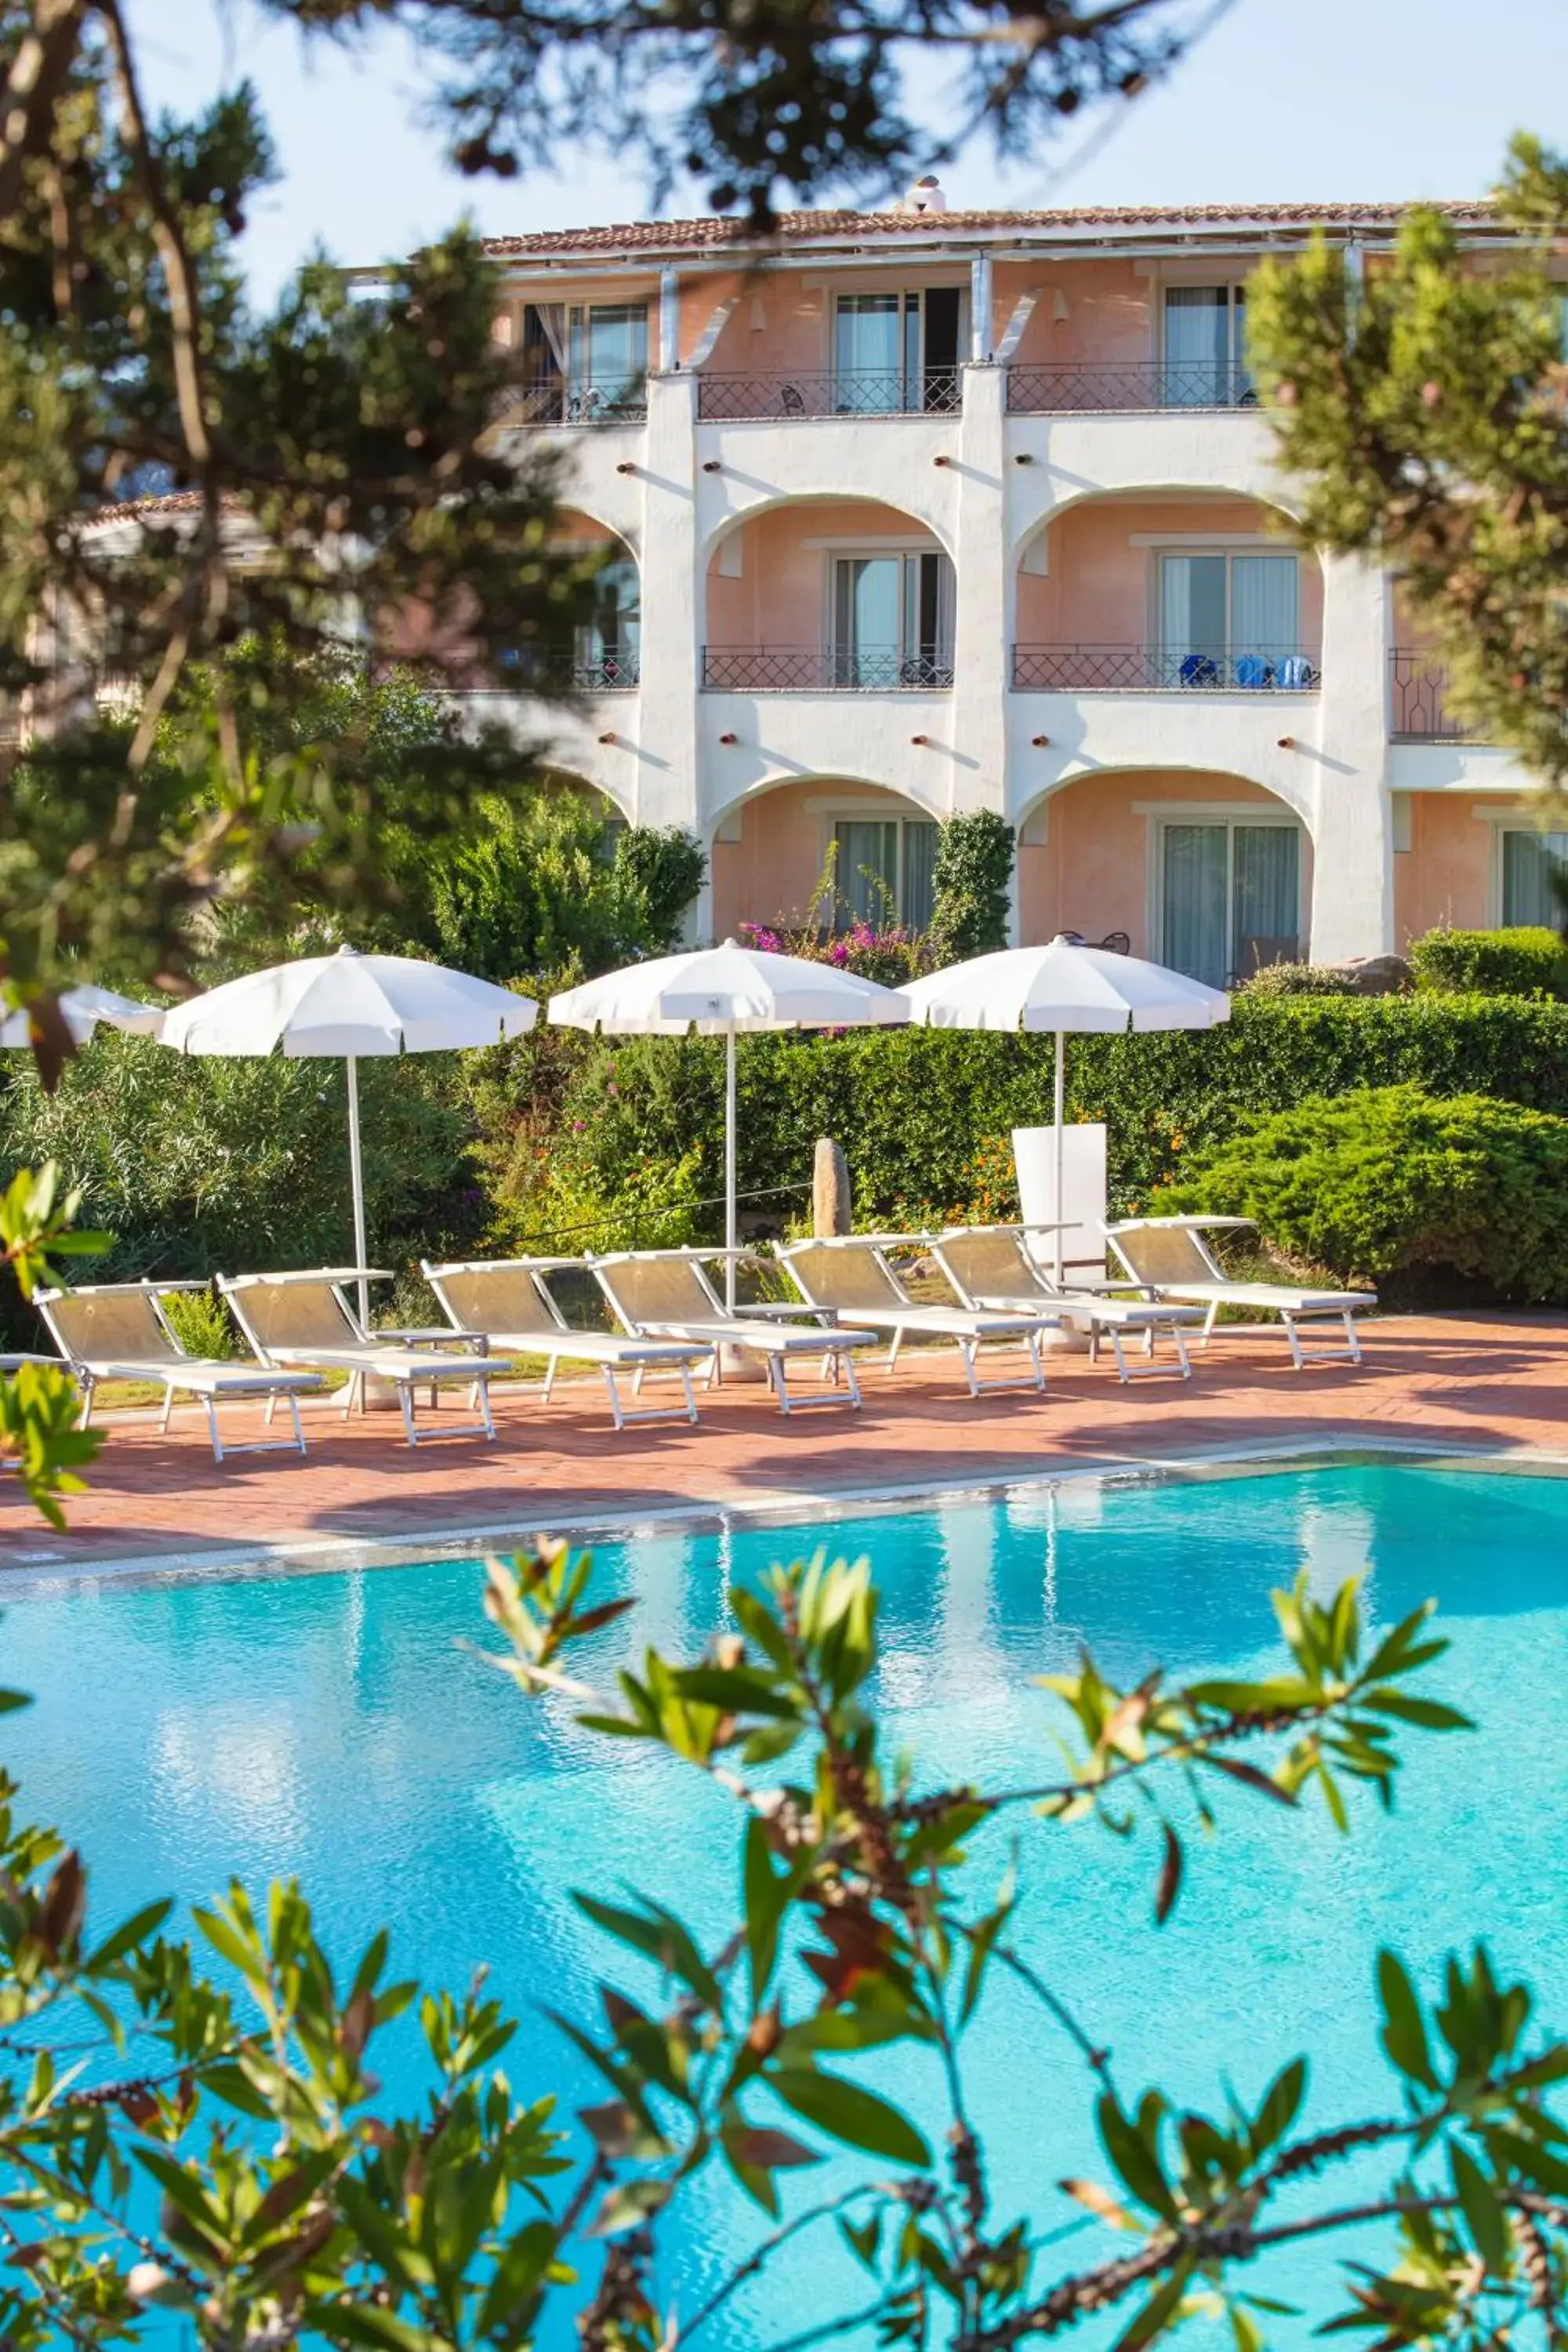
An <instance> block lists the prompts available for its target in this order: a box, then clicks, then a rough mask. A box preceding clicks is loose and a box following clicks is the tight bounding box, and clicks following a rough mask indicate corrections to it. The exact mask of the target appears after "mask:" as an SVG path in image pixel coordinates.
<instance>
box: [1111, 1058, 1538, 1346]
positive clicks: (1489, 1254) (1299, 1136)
mask: <svg viewBox="0 0 1568 2352" xmlns="http://www.w3.org/2000/svg"><path fill="white" fill-rule="evenodd" d="M1150 1205H1151V1207H1152V1209H1153V1210H1154V1211H1155V1212H1156V1213H1161V1212H1164V1213H1170V1214H1172V1215H1176V1214H1181V1213H1186V1212H1194V1211H1200V1210H1207V1211H1211V1212H1213V1213H1215V1214H1216V1215H1221V1216H1239V1217H1250V1218H1251V1219H1252V1220H1253V1222H1254V1223H1255V1224H1256V1225H1257V1227H1258V1232H1259V1233H1260V1234H1262V1236H1263V1238H1264V1240H1265V1241H1267V1242H1268V1243H1270V1244H1272V1245H1273V1247H1274V1248H1275V1249H1277V1250H1278V1251H1279V1252H1280V1253H1281V1254H1282V1255H1284V1256H1285V1257H1286V1258H1287V1259H1295V1260H1297V1261H1300V1262H1304V1263H1305V1264H1306V1265H1309V1266H1312V1267H1318V1266H1326V1267H1327V1268H1328V1269H1329V1270H1330V1271H1331V1273H1332V1274H1335V1275H1337V1276H1340V1277H1341V1278H1342V1279H1343V1280H1347V1281H1363V1282H1364V1281H1370V1282H1373V1283H1375V1284H1376V1286H1377V1287H1378V1289H1379V1291H1380V1293H1381V1294H1382V1296H1383V1297H1384V1300H1385V1301H1387V1302H1390V1303H1394V1304H1398V1303H1400V1302H1402V1301H1403V1302H1408V1303H1414V1302H1417V1301H1420V1300H1423V1299H1429V1298H1434V1297H1445V1298H1451V1297H1454V1296H1455V1294H1456V1292H1458V1293H1459V1294H1460V1295H1463V1293H1464V1290H1465V1288H1466V1286H1469V1287H1470V1288H1471V1289H1472V1290H1473V1291H1476V1292H1479V1293H1480V1294H1481V1295H1482V1296H1484V1297H1488V1298H1499V1297H1500V1298H1510V1299H1520V1300H1524V1301H1527V1302H1529V1303H1531V1304H1532V1305H1551V1306H1562V1305H1563V1304H1564V1303H1565V1302H1568V1118H1555V1117H1553V1116H1552V1114H1551V1113H1550V1112H1547V1111H1539V1110H1526V1109H1525V1108H1524V1107H1523V1106H1522V1105H1521V1104H1520V1103H1510V1102H1498V1101H1495V1100H1494V1099H1493V1098H1492V1097H1489V1096H1487V1095H1458V1096H1454V1097H1448V1098H1447V1099H1439V1098H1438V1097H1436V1096H1435V1095H1430V1094H1428V1093H1427V1092H1426V1089H1425V1087H1416V1086H1405V1087H1361V1088H1358V1089H1357V1091H1356V1092H1355V1093H1354V1094H1349V1095H1342V1096H1341V1097H1339V1099H1338V1100H1337V1101H1334V1102H1306V1103H1300V1104H1298V1105H1297V1107H1296V1108H1294V1109H1293V1110H1286V1111H1278V1112H1276V1113H1275V1114H1274V1116H1273V1117H1272V1118H1264V1119H1259V1120H1258V1121H1257V1122H1256V1123H1255V1124H1254V1125H1252V1126H1251V1127H1249V1128H1248V1129H1247V1131H1246V1132H1245V1133H1244V1134H1240V1135H1236V1136H1233V1137H1232V1138H1231V1139H1230V1140H1229V1142H1227V1143H1225V1144H1222V1145H1221V1146H1220V1147H1219V1149H1218V1150H1216V1151H1215V1154H1214V1156H1213V1158H1212V1159H1211V1160H1209V1161H1208V1162H1207V1164H1206V1165H1205V1166H1204V1167H1203V1168H1201V1169H1198V1170H1195V1171H1194V1172H1193V1174H1191V1175H1190V1176H1189V1177H1188V1178H1187V1180H1186V1181H1184V1182H1183V1183H1180V1184H1176V1185H1173V1186H1172V1187H1170V1189H1169V1190H1168V1191H1166V1192H1161V1193H1159V1194H1157V1195H1156V1197H1155V1199H1154V1200H1153V1201H1152V1202H1151V1204H1150Z"/></svg>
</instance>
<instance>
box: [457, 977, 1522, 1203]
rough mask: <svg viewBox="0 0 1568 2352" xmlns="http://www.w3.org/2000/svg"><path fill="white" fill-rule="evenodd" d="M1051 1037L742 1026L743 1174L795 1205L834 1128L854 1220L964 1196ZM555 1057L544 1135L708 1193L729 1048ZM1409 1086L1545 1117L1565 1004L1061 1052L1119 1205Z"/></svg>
mask: <svg viewBox="0 0 1568 2352" xmlns="http://www.w3.org/2000/svg"><path fill="white" fill-rule="evenodd" d="M498 1050H499V1052H500V1053H503V1054H506V1055H511V1054H514V1053H515V1054H516V1055H517V1056H518V1059H517V1061H516V1063H515V1076H514V1077H513V1078H512V1079H511V1080H510V1082H502V1081H501V1080H499V1079H498V1080H497V1081H496V1082H495V1083H493V1084H492V1085H490V1086H489V1087H488V1088H487V1090H486V1093H485V1097H484V1100H483V1104H482V1106H481V1108H480V1117H481V1121H482V1124H483V1127H484V1130H485V1134H486V1137H487V1149H488V1150H489V1151H491V1152H496V1153H504V1151H505V1150H506V1149H507V1146H508V1142H509V1139H510V1137H511V1136H512V1135H513V1134H515V1133H519V1132H521V1131H523V1130H524V1129H527V1128H529V1127H530V1126H531V1123H532V1122H533V1121H534V1120H535V1118H536V1116H537V1114H536V1111H535V1101H536V1095H535V1082H534V1080H533V1078H532V1077H531V1075H530V1072H531V1069H532V1067H533V1057H534V1056H535V1055H537V1053H538V1050H539V1048H538V1045H537V1042H536V1040H535V1039H532V1038H530V1039H527V1040H524V1041H523V1044H522V1045H521V1046H520V1047H518V1048H516V1049H513V1048H510V1047H509V1048H503V1049H498ZM1053 1051H1054V1047H1053V1041H1052V1040H1051V1039H1050V1038H1049V1037H1046V1036H1038V1037H1035V1036H1005V1035H994V1034H992V1035H987V1034H979V1033H975V1032H971V1031H964V1030H951V1029H948V1030H942V1029H914V1030H908V1031H899V1030H881V1031H875V1030H873V1031H862V1032H849V1033H847V1034H844V1035H842V1036H838V1037H812V1036H795V1035H784V1036H776V1037H769V1036H761V1037H748V1038H746V1039H744V1040H743V1041H742V1046H741V1053H740V1073H739V1075H740V1155H741V1164H740V1176H741V1185H742V1190H743V1191H749V1192H750V1191H756V1190H759V1189H761V1188H763V1187H767V1186H782V1185H789V1186H797V1187H799V1188H800V1192H799V1198H800V1199H804V1198H805V1194H806V1191H807V1188H808V1187H809V1184H810V1181H811V1166H812V1152H813V1149H814V1147H815V1144H816V1138H817V1137H818V1136H819V1135H832V1136H837V1139H838V1140H839V1141H840V1142H841V1143H842V1144H843V1146H844V1148H845V1150H846V1151H847V1154H848V1156H849V1167H850V1174H851V1177H852V1179H853V1181H854V1186H855V1205H856V1213H857V1215H858V1217H860V1218H862V1219H873V1218H874V1219H878V1220H884V1219H887V1220H890V1219H891V1218H892V1217H893V1216H894V1215H895V1213H896V1212H897V1206H898V1203H899V1202H925V1203H930V1204H931V1209H932V1210H933V1212H939V1213H948V1212H951V1211H953V1210H957V1209H961V1208H963V1207H964V1206H966V1205H968V1204H969V1203H971V1202H973V1200H974V1198H975V1196H976V1190H977V1188H976V1184H975V1162H976V1158H977V1155H978V1154H979V1153H980V1152H981V1150H982V1149H983V1147H984V1144H985V1143H986V1141H987V1139H989V1138H993V1137H998V1136H1002V1137H1005V1136H1006V1134H1007V1133H1008V1131H1009V1129H1012V1128H1014V1127H1022V1126H1035V1125H1037V1124H1039V1123H1040V1122H1041V1121H1043V1120H1048V1119H1049V1118H1050V1115H1051V1114H1050V1107H1051V1076H1052V1069H1051V1065H1052V1055H1053ZM487 1058H488V1057H487ZM612 1065H613V1067H612ZM555 1067H556V1069H557V1071H558V1074H559V1092H558V1095H557V1096H556V1097H555V1107H554V1108H553V1110H552V1115H551V1128H552V1132H553V1131H558V1130H559V1129H560V1128H561V1127H562V1126H563V1124H564V1125H567V1126H569V1125H570V1123H571V1122H572V1121H574V1120H578V1119H580V1120H582V1121H583V1130H582V1135H581V1138H580V1139H579V1143H578V1147H577V1148H579V1149H582V1150H585V1151H586V1152H587V1153H588V1154H589V1155H590V1156H591V1158H592V1160H593V1162H594V1164H595V1168H596V1169H597V1171H598V1180H599V1181H600V1182H601V1184H602V1186H603V1188H604V1191H605V1196H606V1197H607V1198H611V1199H613V1198H615V1197H616V1193H617V1192H618V1190H619V1188H620V1186H621V1184H622V1183H623V1182H624V1181H626V1177H627V1176H628V1174H629V1173H630V1171H633V1170H634V1169H637V1168H641V1167H643V1166H644V1165H647V1164H649V1163H651V1164H652V1165H653V1166H655V1167H660V1166H666V1167H673V1166H674V1165H675V1163H676V1162H678V1161H679V1160H680V1159H681V1158H682V1157H683V1156H684V1155H685V1154H686V1153H687V1152H689V1151H690V1150H694V1149H695V1150H698V1151H699V1153H700V1183H699V1186H698V1190H699V1192H700V1193H701V1194H702V1195H704V1196H708V1195H711V1194H714V1193H717V1192H719V1191H720V1190H721V1180H722V1136H723V1056H722V1054H721V1050H720V1048H719V1047H718V1045H716V1044H715V1043H714V1042H713V1041H712V1040H710V1039H706V1038H661V1037H650V1038H633V1039H625V1040H619V1041H616V1043H615V1045H611V1044H610V1043H609V1042H608V1041H600V1040H596V1039H588V1038H584V1039H582V1040H581V1041H580V1043H579V1050H578V1051H577V1052H576V1053H575V1054H574V1055H573V1057H572V1060H571V1062H570V1065H569V1066H568V1065H566V1064H565V1063H561V1064H557V1065H556V1066H555ZM1406 1083H1412V1084H1416V1085H1420V1086H1423V1087H1426V1088H1427V1089H1428V1091H1429V1092H1431V1093H1432V1094H1435V1095H1441V1096H1451V1095H1462V1094H1469V1093H1480V1094H1487V1095H1492V1096H1497V1097H1500V1098H1504V1099H1507V1100H1510V1101H1513V1102H1518V1103H1522V1104H1524V1105H1526V1106H1529V1107H1531V1108H1537V1109H1542V1110H1555V1109H1557V1108H1560V1107H1561V1106H1562V1105H1563V1104H1564V1103H1568V1005H1562V1004H1555V1003H1545V1002H1542V1001H1539V1000H1537V1001H1533V1002H1532V1001H1527V1000H1524V999H1521V998H1509V997H1500V996H1468V997H1458V996H1440V995H1436V994H1432V993H1426V994H1412V995H1404V996H1383V997H1361V996H1357V997H1291V998H1279V997H1269V996H1267V995H1265V996H1254V995H1252V994H1251V993H1249V992H1245V991H1244V992H1241V993H1240V994H1238V995H1237V998H1236V1001H1235V1004H1234V1008H1233V1012H1232V1016H1231V1019H1230V1020H1229V1021H1228V1022H1227V1023H1226V1024H1224V1025H1223V1026H1222V1027H1219V1028H1216V1029H1209V1030H1194V1031H1173V1032H1167V1033H1165V1034H1158V1035H1147V1036H1106V1037H1074V1038H1073V1039H1071V1040H1070V1041H1069V1044H1068V1118H1073V1119H1079V1118H1096V1119H1104V1120H1105V1121H1106V1123H1107V1125H1108V1127H1109V1129H1110V1199H1111V1206H1112V1208H1113V1210H1114V1211H1115V1212H1116V1213H1125V1212H1127V1211H1129V1210H1131V1209H1134V1208H1137V1207H1139V1206H1141V1205H1142V1203H1144V1202H1146V1201H1147V1199H1148V1197H1149V1194H1150V1193H1151V1192H1152V1190H1153V1189H1154V1187H1155V1186H1156V1185H1159V1184H1164V1183H1169V1182H1171V1181H1173V1179H1175V1178H1176V1177H1177V1176H1178V1175H1180V1174H1181V1173H1182V1172H1183V1171H1184V1167H1185V1165H1186V1163H1187V1161H1188V1160H1189V1159H1190V1158H1192V1157H1193V1156H1194V1154H1197V1153H1199V1152H1204V1153H1206V1152H1208V1151H1210V1150H1213V1149H1214V1148H1215V1147H1216V1146H1217V1145H1219V1144H1221V1143H1223V1142H1225V1141H1226V1140H1227V1139H1229V1138H1230V1137H1231V1136H1233V1135H1234V1134H1236V1132H1237V1129H1238V1128H1239V1127H1240V1126H1241V1125H1242V1123H1243V1122H1244V1120H1245V1119H1246V1118H1248V1117H1255V1116H1258V1115H1263V1114H1267V1113H1268V1112H1271V1111H1277V1110H1283V1109H1287V1108H1289V1107H1290V1106H1291V1105H1293V1104H1296V1103H1300V1102H1302V1101H1304V1100H1306V1099H1307V1098H1309V1097H1316V1096H1337V1095H1342V1094H1346V1093H1348V1092H1350V1091H1351V1090H1352V1088H1354V1087H1367V1086H1372V1087H1387V1086H1397V1085H1402V1084H1406ZM612 1084H613V1085H614V1087H615V1089H616V1091H615V1093H614V1094H613V1095H612V1094H611V1093H610V1092H609V1087H610V1086H611V1085H612ZM544 1140H546V1139H545V1138H544V1137H540V1141H544ZM792 1205H794V1203H792ZM713 1230H714V1231H716V1230H717V1228H716V1227H715V1228H713Z"/></svg>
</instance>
